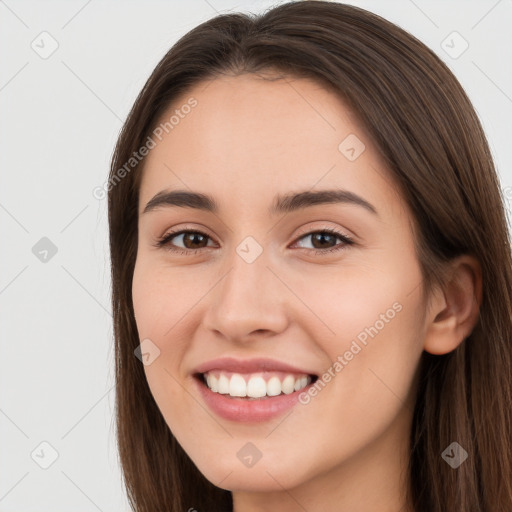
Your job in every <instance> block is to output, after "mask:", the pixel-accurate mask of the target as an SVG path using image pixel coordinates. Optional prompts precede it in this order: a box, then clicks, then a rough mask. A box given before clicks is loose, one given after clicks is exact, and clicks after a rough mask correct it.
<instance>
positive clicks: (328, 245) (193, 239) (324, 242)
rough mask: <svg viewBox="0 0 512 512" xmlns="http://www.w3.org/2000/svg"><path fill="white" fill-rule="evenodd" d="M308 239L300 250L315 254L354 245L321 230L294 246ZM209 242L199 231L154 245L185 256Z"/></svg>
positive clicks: (171, 236)
mask: <svg viewBox="0 0 512 512" xmlns="http://www.w3.org/2000/svg"><path fill="white" fill-rule="evenodd" d="M308 237H309V238H310V239H311V245H312V247H304V246H301V248H303V249H311V250H314V251H315V252H316V253H327V252H331V251H336V250H340V249H343V248H344V247H345V246H347V245H351V244H353V243H354V242H353V240H352V239H351V238H350V237H348V236H347V235H344V234H342V233H339V232H337V231H335V230H331V229H323V230H319V231H311V232H310V233H306V234H304V235H302V236H301V237H299V238H298V239H297V240H296V241H295V242H294V244H297V243H298V241H300V240H303V239H307V238H308ZM174 239H176V240H179V239H181V244H183V246H177V245H176V244H175V243H174V242H172V241H173V240H174ZM336 239H338V240H341V243H336ZM209 240H211V238H210V237H209V235H207V234H205V233H203V232H201V231H192V230H182V231H177V232H175V233H168V234H167V235H165V236H164V237H163V238H160V239H159V240H158V241H157V243H156V244H155V245H156V246H157V247H166V248H167V249H168V250H170V251H173V252H179V253H181V254H187V253H190V251H194V252H195V251H196V250H199V249H203V248H205V247H207V246H208V241H209ZM332 244H334V245H332Z"/></svg>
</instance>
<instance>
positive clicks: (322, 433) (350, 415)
mask: <svg viewBox="0 0 512 512" xmlns="http://www.w3.org/2000/svg"><path fill="white" fill-rule="evenodd" d="M190 97H194V98H195V99H196V100H197V101H198V104H197V106H196V107H195V108H194V109H193V110H192V111H191V112H190V113H189V114H188V115H186V116H184V117H183V119H180V121H179V124H178V125H176V126H175V127H174V129H173V130H172V131H170V132H169V134H168V135H166V136H165V137H164V138H163V139H162V141H161V142H158V144H157V146H156V147H155V148H154V149H152V150H151V151H150V154H149V155H148V157H147V158H146V161H145V167H144V174H143V179H142V182H141V188H140V201H139V226H138V229H139V245H138V254H137V260H136V265H135V271H134V276H133V302H134V309H135V316H136V321H137V327H138V331H139V335H140V339H141V340H143V339H145V338H149V339H150V340H151V341H152V342H153V343H154V344H155V345H157V346H158V348H159V350H160V355H159V357H157V358H156V359H155V360H154V362H153V363H152V364H150V365H148V366H145V367H144V369H145V372H146V377H147V381H148V384H149V386H150V389H151V392H152V393H153V395H154V398H155V400H156V402H157V404H158V406H159V408H160V410H161V412H162V415H163V417H164V418H165V421H166V422H167V424H168V425H169V427H170V429H171V431H172V432H173V434H174V436H175V437H176V438H177V440H178V442H179V443H180V444H181V446H182V447H183V448H184V450H185V451H186V452H187V453H188V455H189V456H190V458H191V459H192V461H193V462H194V463H195V464H196V466H197V467H198V469H199V470H200V471H201V472H202V473H203V474H204V475H205V477H206V478H207V479H208V480H210V481H211V482H212V483H214V484H215V485H217V486H219V487H221V488H223V489H229V490H231V491H232V492H233V497H234V508H235V511H236V512H249V511H267V510H268V511H271V510H281V511H285V512H286V511H296V510H303V509H304V510H308V511H310V512H313V511H335V510H336V511H345V510H346V511H357V512H370V511H376V510H379V511H380V512H398V511H399V510H401V511H411V510H412V508H410V507H409V506H408V505H407V504H406V503H405V500H404V496H405V488H406V485H407V483H408V482H407V478H406V465H407V460H408V459H407V458H408V456H409V447H408V439H409V431H410V427H411V417H412V411H413V407H414V398H415V385H416V381H415V377H416V370H417V366H418V362H419V359H420V356H421V354H422V352H423V350H427V351H430V352H432V353H437V354H441V353H446V352H449V351H451V350H453V349H454V348H456V346H457V345H458V344H459V343H460V342H461V341H462V340H463V339H464V337H465V336H467V335H468V334H469V333H470V332H471V330H472V328H473V326H474V323H475V322H476V318H477V313H478V297H479V286H480V285H479V267H478V264H477V262H475V261H474V260H472V259H471V258H470V257H466V256H464V257H461V258H460V259H459V260H457V261H456V262H455V263H454V265H453V269H452V270H453V272H452V276H453V279H452V280H451V281H450V282H449V283H448V284H447V286H446V287H445V288H444V289H443V290H441V289H437V290H436V291H435V293H433V295H432V297H431V298H430V301H429V303H428V304H425V303H424V302H423V301H422V298H421V289H422V286H423V282H422V276H421V272H420V266H419V263H418V260H417V257H416V253H415V251H414V245H413V241H414V237H413V231H412V220H413V219H412V215H411V213H410V211H409V209H408V208H407V205H406V204H405V202H404V201H403V199H402V197H401V195H400V194H399V192H398V189H397V187H396V185H395V183H394V182H393V180H392V178H391V175H390V174H389V173H388V171H387V170H386V168H385V166H384V164H383V162H382V161H381V159H380V157H379V154H378V152H377V151H376V148H375V146H374V144H373V143H372V141H371V139H370V138H369V136H368V135H367V133H366V132H365V130H364V129H363V127H362V126H361V125H360V124H359V123H358V121H357V119H356V118H355V116H354V115H352V114H351V113H350V111H349V110H348V109H347V107H346V106H345V105H344V104H343V103H342V102H341V100H340V99H339V98H337V97H336V96H335V95H334V94H333V93H332V92H329V91H327V90H326V89H324V88H323V87H322V86H321V85H320V84H318V83H316V82H314V81H311V80H306V79H292V78H286V79H281V80H275V81H268V80H263V79H262V78H260V77H257V76H255V75H240V76H237V77H231V76H224V77H222V78H217V79H215V80H212V81H210V82H207V83H201V84H199V85H197V86H195V87H194V88H193V89H191V90H190V91H187V94H184V95H183V96H182V97H181V98H178V99H177V100H176V101H175V102H174V103H173V105H172V108H170V109H169V113H170V112H171V111H173V110H174V109H176V108H179V107H180V105H183V104H185V103H186V101H187V100H188V99H189V98H190ZM169 113H166V115H165V116H163V118H165V119H168V118H169V115H170V114H169ZM351 133H352V134H355V135H356V136H357V137H358V138H359V139H360V140H361V141H362V142H363V143H364V144H365V150H364V151H363V152H362V154H361V155H360V156H359V157H358V158H357V159H356V160H354V161H349V160H348V159H347V158H346V157H345V156H344V154H342V152H340V150H339V149H338V146H339V144H340V142H341V141H343V140H344V139H345V137H347V135H349V134H351ZM335 188H342V189H345V190H349V191H351V192H353V193H356V194H358V195H360V196H361V197H363V198H364V199H365V200H366V201H368V202H369V203H371V204H372V205H373V206H374V207H375V209H376V210H377V212H378V215H374V214H372V213H371V212H369V211H368V210H366V209H365V208H362V207H361V206H357V205H354V204H342V203H335V204H320V205H315V206H312V207H307V208H304V209H301V210H298V211H296V212H293V213H288V214H279V215H275V216H271V215H270V214H269V213H268V211H267V210H268V208H269V206H270V205H271V204H272V203H273V200H274V196H275V195H278V194H279V195H281V194H285V193H289V192H299V191H305V190H319V189H335ZM176 189H180V190H193V191H197V192H202V193H205V194H209V195H212V196H213V197H214V198H215V200H216V202H217V203H218V204H219V206H220V210H219V212H218V213H217V214H212V213H209V212H205V211H201V210H197V209H193V208H183V207H161V208H158V209H156V210H153V211H150V212H147V213H142V212H143V210H144V207H145V205H146V204H147V202H148V201H149V200H150V199H151V198H152V197H153V196H154V195H155V194H157V193H158V192H160V191H162V190H176ZM185 228H187V229H190V230H191V231H194V230H200V231H202V232H204V233H206V234H207V235H208V237H209V238H207V242H206V241H204V242H203V243H201V242H199V244H198V242H197V241H196V242H195V244H196V245H195V246H197V247H202V248H200V249H199V250H198V251H197V252H196V253H195V254H194V252H193V250H192V249H190V247H194V241H193V240H192V242H190V240H188V243H187V241H185V239H184V238H183V237H182V236H177V237H175V238H174V239H173V241H172V243H174V245H175V246H176V248H177V249H178V250H180V249H181V250H182V251H188V252H187V253H186V254H180V253H174V252H172V251H171V250H170V249H169V248H166V247H161V248H157V247H155V245H154V244H155V243H156V241H157V240H158V239H159V238H161V237H163V236H164V235H166V234H167V233H169V232H170V231H171V230H176V231H178V230H180V229H185ZM323 228H333V229H335V230H337V231H339V232H340V233H342V234H343V235H348V236H350V237H351V238H352V239H353V241H354V243H353V244H351V245H345V246H344V247H343V249H342V250H340V251H337V252H332V253H326V254H323V255H322V254H319V253H315V252H314V248H315V247H316V248H320V250H324V251H325V249H322V246H321V245H319V244H318V243H316V245H315V240H314V237H313V236H311V233H316V232H318V231H320V232H321V231H322V229H323ZM308 233H309V235H308ZM247 236H251V237H253V238H254V239H255V240H256V241H257V242H258V244H259V245H260V246H261V248H262V250H263V252H262V253H261V255H260V256H259V257H258V258H257V259H256V260H255V261H254V262H252V263H247V262H246V261H245V260H244V259H242V258H241V257H240V256H239V255H238V253H237V252H236V248H237V246H238V245H239V244H240V242H242V240H244V239H245V237H247ZM186 243H187V245H185V244H186ZM335 245H343V242H342V241H341V240H340V239H338V238H336V237H335V236H334V237H332V238H330V239H328V240H327V245H325V246H324V247H327V248H329V247H332V246H335ZM317 250H318V249H317ZM396 303H398V304H399V305H400V306H401V310H400V312H397V313H396V315H394V318H393V319H391V320H389V321H388V322H387V323H385V326H384V327H383V328H382V329H380V330H379V332H378V334H377V335H375V336H374V337H373V338H369V340H368V343H367V346H364V348H363V349H362V350H361V351H360V352H359V353H357V355H355V356H354V357H353V359H352V360H350V361H349V362H348V364H347V365H346V366H344V367H343V369H342V370H341V371H339V372H337V373H336V372H335V377H333V378H332V379H331V380H330V382H329V383H327V384H326V386H325V387H324V388H323V389H322V390H321V391H320V392H318V394H317V396H315V397H312V398H311V400H310V402H309V403H308V404H307V405H302V404H298V405H297V406H295V407H294V408H293V409H292V410H291V413H290V412H287V413H285V414H284V415H282V416H280V417H279V418H277V419H274V420H270V421H266V422H262V423H252V424H242V423H238V422H234V421H228V420H225V419H223V418H220V417H218V416H216V415H215V414H214V413H213V412H211V411H210V410H209V409H208V408H207V406H206V405H205V404H204V402H203V399H202V397H201V395H200V394H199V393H198V390H197V389H196V386H195V383H194V382H193V378H192V375H191V372H192V370H193V369H194V368H195V367H196V366H197V365H198V364H200V363H203V362H205V361H208V360H210V359H214V358H217V357H221V356H226V355H230V356H234V357H238V358H243V359H246V358H251V357H259V356H265V357H270V358H274V359H277V360H280V361H284V362H287V363H289V364H292V365H295V366H298V367H304V368H308V369H309V370H310V371H312V372H314V373H316V374H318V375H322V374H323V372H324V371H326V370H327V369H329V368H332V366H333V362H334V361H336V360H337V358H338V356H340V355H341V356H343V354H344V353H345V352H346V351H347V350H349V348H350V346H351V343H352V341H353V340H354V339H356V337H357V336H358V334H360V333H361V332H362V331H364V329H365V327H369V326H372V325H374V324H375V323H376V321H377V320H379V318H381V317H380V315H381V314H385V312H386V311H387V310H389V309H390V308H392V305H393V304H396ZM247 442H251V443H253V444H254V445H255V446H256V447H257V448H258V450H259V451H260V452H261V454H262V457H261V459H260V460H259V461H258V462H257V463H256V464H255V465H254V466H252V467H246V466H245V465H244V464H242V463H241V461H240V460H239V459H238V457H237V452H238V451H239V450H240V449H241V448H242V447H243V446H244V445H245V444H246V443H247ZM190 505H191V506H193V505H194V504H190ZM301 507H302V508H301Z"/></svg>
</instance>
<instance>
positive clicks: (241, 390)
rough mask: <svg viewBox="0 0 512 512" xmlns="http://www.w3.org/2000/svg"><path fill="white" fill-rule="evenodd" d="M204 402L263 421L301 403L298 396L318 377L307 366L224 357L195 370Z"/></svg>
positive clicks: (241, 418)
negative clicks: (300, 366)
mask: <svg viewBox="0 0 512 512" xmlns="http://www.w3.org/2000/svg"><path fill="white" fill-rule="evenodd" d="M193 376H194V377H195V382H196V385H197V386H198V389H199V392H200V394H201V395H202V397H203V399H204V401H205V403H206V404H207V405H208V406H209V407H210V409H212V411H213V412H215V413H216V414H217V415H219V416H221V417H223V418H225V419H228V420H231V421H236V422H260V421H266V420H269V419H271V418H273V417H276V416H279V415H280V414H282V413H284V411H286V410H288V409H289V408H291V407H293V406H295V405H296V404H298V403H299V402H298V396H299V394H300V393H302V392H304V391H305V390H306V389H307V388H308V387H309V386H311V385H312V384H313V383H314V382H315V381H316V380H317V378H318V376H317V375H316V374H315V373H312V372H311V371H310V370H309V369H307V368H299V367H295V366H291V365H289V364H287V363H283V362H281V361H277V360H273V359H268V358H254V359H248V360H239V359H235V358H232V357H223V358H219V359H215V360H212V361H208V362H205V363H203V364H201V365H199V366H198V367H197V368H195V370H194V371H193Z"/></svg>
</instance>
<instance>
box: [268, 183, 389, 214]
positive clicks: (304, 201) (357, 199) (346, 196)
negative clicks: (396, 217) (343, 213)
mask: <svg viewBox="0 0 512 512" xmlns="http://www.w3.org/2000/svg"><path fill="white" fill-rule="evenodd" d="M332 203H345V204H354V205H357V206H361V207H363V208H365V209H366V210H368V211H369V212H371V213H373V214H374V215H376V216H377V217H378V216H379V214H378V212H377V209H376V208H375V206H373V205H372V204H371V203H369V202H368V201H366V199H363V198H362V197H361V196H358V195H357V194H354V192H350V191H349V190H341V189H332V190H331V189H328V190H318V191H310V190H307V191H304V192H299V193H294V194H286V195H284V196H278V197H276V199H275V201H274V204H273V205H272V207H271V208H270V209H269V213H270V214H271V215H275V214H277V213H289V212H293V211H296V210H300V209H301V208H306V207H308V206H315V205H317V204H332Z"/></svg>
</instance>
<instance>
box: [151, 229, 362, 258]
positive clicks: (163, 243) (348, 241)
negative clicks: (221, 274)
mask: <svg viewBox="0 0 512 512" xmlns="http://www.w3.org/2000/svg"><path fill="white" fill-rule="evenodd" d="M184 233H185V234H186V233H194V234H199V235H202V236H205V237H207V238H211V237H210V236H209V235H207V234H206V233H203V232H202V231H198V230H193V229H182V230H180V231H175V232H171V233H167V234H166V235H164V236H163V237H162V238H159V239H158V240H157V242H156V243H155V246H156V247H157V248H163V247H165V248H167V250H169V251H172V252H174V253H178V254H185V255H189V256H190V255H194V254H197V252H199V251H201V250H202V249H206V247H201V248H199V249H181V248H177V247H173V246H172V244H171V240H172V239H173V238H174V237H176V236H178V235H182V234H184ZM318 233H328V234H330V235H334V236H336V237H338V238H339V239H340V240H341V241H342V242H343V244H338V245H335V246H334V247H331V248H329V249H307V250H308V251H313V252H314V253H315V254H317V255H321V256H325V255H326V254H332V253H334V252H337V251H341V250H343V249H346V247H347V246H348V245H352V244H354V240H352V238H350V237H348V236H347V235H344V234H342V233H340V232H338V231H336V230H335V229H330V228H325V229H319V230H316V231H309V232H308V233H304V234H302V235H301V236H300V237H299V238H297V239H296V240H295V242H297V241H299V240H301V239H302V238H305V237H308V236H310V235H315V234H318Z"/></svg>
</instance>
